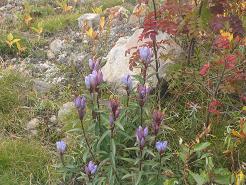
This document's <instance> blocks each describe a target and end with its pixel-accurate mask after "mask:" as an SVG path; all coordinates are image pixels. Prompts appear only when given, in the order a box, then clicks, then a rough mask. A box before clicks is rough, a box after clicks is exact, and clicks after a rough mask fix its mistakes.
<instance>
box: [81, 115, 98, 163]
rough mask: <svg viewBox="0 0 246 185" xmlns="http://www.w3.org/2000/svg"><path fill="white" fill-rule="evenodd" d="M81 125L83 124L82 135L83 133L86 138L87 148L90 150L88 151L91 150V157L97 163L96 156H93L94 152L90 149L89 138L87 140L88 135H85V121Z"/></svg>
mask: <svg viewBox="0 0 246 185" xmlns="http://www.w3.org/2000/svg"><path fill="white" fill-rule="evenodd" d="M80 123H81V128H82V133H83V136H84V139H85V142H86V145H87V148H88V150H89V152H90V154H91V157H92V158H93V160H94V161H96V159H95V156H94V154H93V152H92V150H91V147H90V144H89V141H88V138H87V136H86V134H85V128H84V123H83V120H81V121H80Z"/></svg>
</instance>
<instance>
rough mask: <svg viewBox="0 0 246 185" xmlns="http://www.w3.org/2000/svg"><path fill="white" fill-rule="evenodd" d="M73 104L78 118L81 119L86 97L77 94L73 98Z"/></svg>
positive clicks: (83, 113)
mask: <svg viewBox="0 0 246 185" xmlns="http://www.w3.org/2000/svg"><path fill="white" fill-rule="evenodd" d="M74 104H75V106H76V108H77V110H78V114H79V119H80V120H83V118H84V115H85V110H86V98H85V96H78V97H77V98H76V99H75V100H74Z"/></svg>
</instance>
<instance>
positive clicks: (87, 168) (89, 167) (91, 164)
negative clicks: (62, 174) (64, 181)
mask: <svg viewBox="0 0 246 185" xmlns="http://www.w3.org/2000/svg"><path fill="white" fill-rule="evenodd" d="M96 171H97V165H95V164H94V162H93V161H90V162H89V163H88V165H87V166H85V173H86V174H87V175H88V176H90V175H94V174H95V173H96Z"/></svg>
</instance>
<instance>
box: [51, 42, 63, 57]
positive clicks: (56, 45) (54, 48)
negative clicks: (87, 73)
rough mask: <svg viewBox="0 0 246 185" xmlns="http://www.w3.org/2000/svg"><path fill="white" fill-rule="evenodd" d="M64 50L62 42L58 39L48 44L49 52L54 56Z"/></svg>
mask: <svg viewBox="0 0 246 185" xmlns="http://www.w3.org/2000/svg"><path fill="white" fill-rule="evenodd" d="M63 48H64V42H63V41H62V40H60V39H55V40H54V41H52V42H51V43H50V50H51V52H53V53H54V54H58V53H59V52H60V51H61V50H62V49H63Z"/></svg>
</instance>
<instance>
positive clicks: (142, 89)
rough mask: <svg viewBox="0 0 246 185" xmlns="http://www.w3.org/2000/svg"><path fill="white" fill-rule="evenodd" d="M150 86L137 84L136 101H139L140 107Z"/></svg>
mask: <svg viewBox="0 0 246 185" xmlns="http://www.w3.org/2000/svg"><path fill="white" fill-rule="evenodd" d="M150 90H151V89H150V87H146V86H144V85H141V84H140V85H138V87H137V91H138V101H139V105H140V106H141V107H143V106H144V104H145V102H146V100H147V96H148V95H149V93H150Z"/></svg>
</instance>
